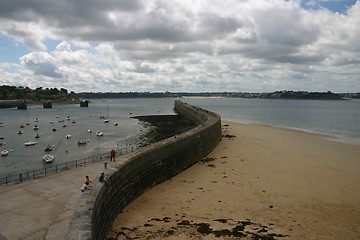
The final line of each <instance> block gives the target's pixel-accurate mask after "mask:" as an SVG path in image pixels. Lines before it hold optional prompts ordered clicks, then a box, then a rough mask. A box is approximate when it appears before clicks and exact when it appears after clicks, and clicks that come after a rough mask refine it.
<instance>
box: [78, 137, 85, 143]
mask: <svg viewBox="0 0 360 240" xmlns="http://www.w3.org/2000/svg"><path fill="white" fill-rule="evenodd" d="M86 143H87V141H86V140H85V139H83V138H82V139H79V141H78V144H86Z"/></svg>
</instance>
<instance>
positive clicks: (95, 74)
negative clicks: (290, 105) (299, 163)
mask: <svg viewBox="0 0 360 240" xmlns="http://www.w3.org/2000/svg"><path fill="white" fill-rule="evenodd" d="M1 85H11V86H23V87H29V88H31V89H35V88H37V87H43V88H55V87H56V88H58V89H60V88H65V89H67V90H68V91H74V92H130V91H131V92H165V91H170V92H272V91H279V90H292V91H320V92H324V91H332V92H335V93H343V92H360V0H359V1H357V0H192V1H184V0H171V1H169V0H101V1H99V0H76V1H74V0H61V1H59V0H57V1H55V0H0V86H1Z"/></svg>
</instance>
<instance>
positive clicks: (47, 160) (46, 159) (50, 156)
mask: <svg viewBox="0 0 360 240" xmlns="http://www.w3.org/2000/svg"><path fill="white" fill-rule="evenodd" d="M54 159H55V156H54V155H53V154H47V155H45V156H44V157H43V161H44V162H45V163H51V162H52V161H54Z"/></svg>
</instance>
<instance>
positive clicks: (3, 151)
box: [1, 150, 9, 156]
mask: <svg viewBox="0 0 360 240" xmlns="http://www.w3.org/2000/svg"><path fill="white" fill-rule="evenodd" d="M8 154H9V151H8V150H2V151H1V156H7V155H8Z"/></svg>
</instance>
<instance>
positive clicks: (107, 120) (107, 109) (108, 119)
mask: <svg viewBox="0 0 360 240" xmlns="http://www.w3.org/2000/svg"><path fill="white" fill-rule="evenodd" d="M106 111H107V116H106V118H105V120H104V123H108V122H110V117H109V106H106Z"/></svg>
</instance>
